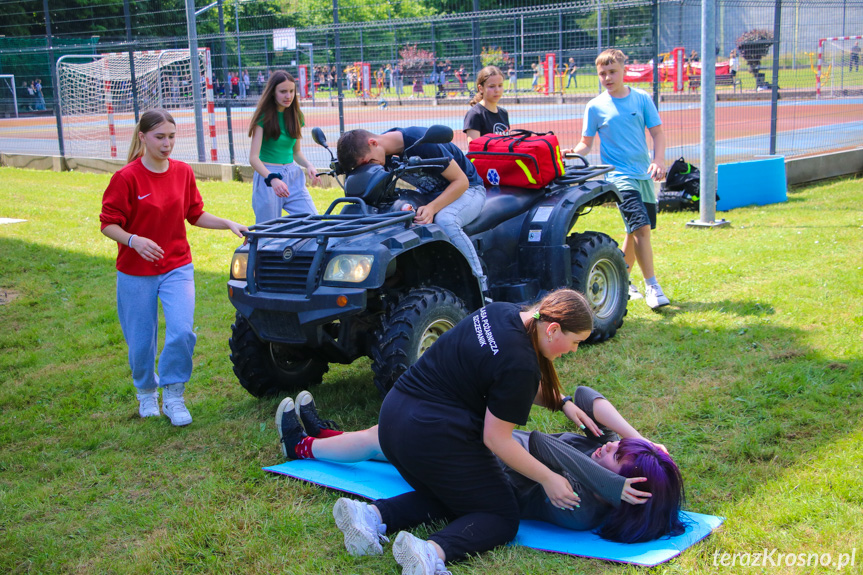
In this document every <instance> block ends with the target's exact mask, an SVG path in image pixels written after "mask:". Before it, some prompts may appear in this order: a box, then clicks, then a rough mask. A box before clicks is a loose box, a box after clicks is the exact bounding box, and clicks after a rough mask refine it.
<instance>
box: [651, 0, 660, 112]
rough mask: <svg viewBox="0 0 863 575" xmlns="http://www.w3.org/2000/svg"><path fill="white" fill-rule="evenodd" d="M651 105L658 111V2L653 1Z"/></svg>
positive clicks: (656, 0) (657, 0)
mask: <svg viewBox="0 0 863 575" xmlns="http://www.w3.org/2000/svg"><path fill="white" fill-rule="evenodd" d="M651 18H652V20H653V21H652V24H653V26H652V28H653V105H654V106H656V109H657V110H659V0H653V10H652V13H651Z"/></svg>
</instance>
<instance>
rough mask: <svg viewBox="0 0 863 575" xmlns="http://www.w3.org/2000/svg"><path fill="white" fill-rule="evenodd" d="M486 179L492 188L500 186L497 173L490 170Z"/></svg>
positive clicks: (492, 169)
mask: <svg viewBox="0 0 863 575" xmlns="http://www.w3.org/2000/svg"><path fill="white" fill-rule="evenodd" d="M485 177H486V179H488V183H489V184H491V185H492V186H497V185H499V184H500V174H498V173H497V170H495V169H494V168H491V169H490V170H489V171H488V173H487V174H486V175H485Z"/></svg>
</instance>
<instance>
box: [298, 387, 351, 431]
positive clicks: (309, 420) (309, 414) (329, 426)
mask: <svg viewBox="0 0 863 575" xmlns="http://www.w3.org/2000/svg"><path fill="white" fill-rule="evenodd" d="M296 411H297V417H299V418H300V421H302V422H303V427H305V428H306V433H308V434H309V435H310V436H311V437H315V438H324V437H332V436H334V435H341V434H342V433H343V432H342V431H339V430H338V429H339V428H338V426H337V425H336V422H335V421H333V420H331V419H321V416H320V415H318V409H317V407H315V398H314V397H312V394H311V393H309V392H308V391H301V392H300V393H299V395H297V403H296Z"/></svg>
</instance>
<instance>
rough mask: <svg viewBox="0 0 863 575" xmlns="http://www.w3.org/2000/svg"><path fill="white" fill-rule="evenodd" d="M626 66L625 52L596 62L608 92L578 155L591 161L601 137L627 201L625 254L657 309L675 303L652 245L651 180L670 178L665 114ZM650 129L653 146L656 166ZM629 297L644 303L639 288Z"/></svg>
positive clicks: (588, 115)
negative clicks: (628, 78)
mask: <svg viewBox="0 0 863 575" xmlns="http://www.w3.org/2000/svg"><path fill="white" fill-rule="evenodd" d="M625 62H626V56H625V55H624V53H623V52H621V51H620V50H605V51H604V52H603V53H602V54H600V55H599V56H598V57H597V58H596V72H597V74H598V75H599V80H600V81H601V82H602V85H603V86H605V89H606V91H605V92H604V93H602V94H600V95H599V96H597V97H596V98H594V99H592V100H591V101H590V102H588V103H587V107H586V108H585V111H584V120H583V128H582V136H581V141H580V142H579V143H578V145H577V146H576V147H575V149H573V150H572V151H573V152H575V153H576V154H581V155H582V156H585V155H587V154H588V153H590V149H591V147H592V146H593V139H594V137H595V136H596V135H597V134H599V136H600V147H599V153H600V157H601V159H602V163H603V164H611V165H612V166H614V171H612V172H611V173H610V174H609V175H608V180H609V181H610V182H612V183H613V184H615V185H616V186H617V189H618V190H620V194H621V196H622V197H623V202H622V203H621V204H620V205H619V206H618V208H619V209H620V214H621V215H622V216H623V222H624V224H625V225H626V238H624V240H623V248H622V249H623V254H624V257H625V259H626V264H627V265H628V266H629V269H630V270H632V266H633V264H634V263H635V262H636V261H637V262H638V267H640V268H641V273H642V275H643V276H644V284H645V294H644V299H645V301H646V302H647V305H649V306H650V307H651V308H653V309H656V308H658V307H661V306H664V305H668V304H669V303H670V302H669V301H668V298H667V297H666V296H665V294H664V293H663V292H662V288H661V287H660V286H659V282H658V281H657V280H656V274H655V273H654V269H653V248H652V246H651V243H650V230H651V229H656V194H655V192H654V190H653V182H652V181H651V180H656V181H659V180H662V179H663V178H664V177H665V135H664V134H663V132H662V121H661V120H660V119H659V112H658V111H657V110H656V106H655V105H654V104H653V100H651V99H650V96H648V94H647V92H645V91H643V90H639V89H637V88H630V87H629V86H626V85H625V84H624V82H623V77H624V63H625ZM645 128H647V130H648V131H649V132H650V137H651V139H652V140H653V159H652V160H651V158H650V153H649V150H648V147H647V141H646V138H645V137H644V129H645ZM629 295H630V299H640V298H641V297H642V296H641V294H640V293H639V291H638V288H636V287H635V286H633V285H630V287H629Z"/></svg>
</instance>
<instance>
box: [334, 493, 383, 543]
mask: <svg viewBox="0 0 863 575" xmlns="http://www.w3.org/2000/svg"><path fill="white" fill-rule="evenodd" d="M333 519H335V520H336V527H338V528H339V530H340V531H341V532H342V533H343V534H344V536H345V549H347V550H348V553H349V554H350V555H353V556H354V557H361V556H363V555H383V552H384V549H383V547H381V542H382V541H383V542H389V539H388V538H387V537H386V536H384V532H385V531H386V525H384V524H382V523H381V522H380V521H379V520H378V516H377V515H376V514H375V512H374V511H372V509H371V508H370V507H369V505H368V503H363V502H361V501H356V500H354V499H347V498H346V497H342V498H340V499H339V500H338V501H336V504H335V505H334V506H333Z"/></svg>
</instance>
